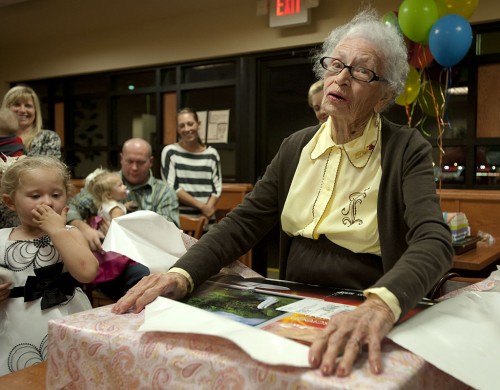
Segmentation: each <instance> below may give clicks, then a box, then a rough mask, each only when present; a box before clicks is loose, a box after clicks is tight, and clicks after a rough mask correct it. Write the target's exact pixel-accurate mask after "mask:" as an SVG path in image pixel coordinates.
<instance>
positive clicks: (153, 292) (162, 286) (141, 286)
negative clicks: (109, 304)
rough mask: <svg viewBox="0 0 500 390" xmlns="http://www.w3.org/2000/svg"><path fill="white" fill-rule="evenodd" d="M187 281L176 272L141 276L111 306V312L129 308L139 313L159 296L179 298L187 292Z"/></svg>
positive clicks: (121, 311) (124, 311)
mask: <svg viewBox="0 0 500 390" xmlns="http://www.w3.org/2000/svg"><path fill="white" fill-rule="evenodd" d="M188 289H189V281H188V280H187V278H186V277H185V276H183V275H181V274H179V273H176V272H166V273H155V274H151V275H149V276H145V277H144V278H142V279H141V280H140V281H139V283H137V284H136V285H135V286H134V287H132V288H131V289H130V290H128V291H127V293H126V294H125V295H124V296H123V297H122V298H120V300H119V301H118V302H116V303H115V305H114V306H113V309H112V312H113V313H116V314H123V313H126V312H127V311H129V310H131V311H132V312H134V313H139V312H140V311H141V310H142V309H144V307H145V306H146V305H147V304H148V303H151V302H153V301H154V300H155V299H156V298H158V297H159V296H164V297H167V298H170V299H181V298H183V297H184V296H186V294H187V293H188Z"/></svg>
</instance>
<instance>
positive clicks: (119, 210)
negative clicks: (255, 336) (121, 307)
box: [85, 168, 135, 299]
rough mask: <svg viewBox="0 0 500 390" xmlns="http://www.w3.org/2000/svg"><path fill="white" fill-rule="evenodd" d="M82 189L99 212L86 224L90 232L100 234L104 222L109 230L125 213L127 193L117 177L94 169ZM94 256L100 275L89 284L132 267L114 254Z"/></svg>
mask: <svg viewBox="0 0 500 390" xmlns="http://www.w3.org/2000/svg"><path fill="white" fill-rule="evenodd" d="M85 189H86V190H87V191H88V192H89V193H90V194H91V195H92V199H93V201H94V203H95V205H96V207H97V209H98V212H97V217H92V218H90V220H89V221H88V222H89V225H90V226H91V227H92V228H93V229H96V230H99V228H100V227H101V225H102V224H103V223H104V222H106V224H107V226H109V223H110V222H111V220H112V219H114V218H116V217H120V216H122V215H125V214H126V213H127V207H126V205H125V204H124V203H123V200H125V199H126V198H127V194H128V191H127V187H126V186H125V185H124V184H123V180H122V178H121V176H120V175H119V174H118V173H116V172H110V171H108V170H106V169H102V168H97V169H96V170H95V171H94V172H92V173H91V174H90V175H88V176H87V177H86V178H85ZM130 203H132V202H130ZM106 230H107V228H106ZM94 256H95V257H96V258H97V260H98V261H99V271H98V273H97V276H96V278H95V279H94V280H93V281H92V284H98V283H104V282H109V281H111V280H114V279H115V278H116V277H118V275H120V274H121V273H122V272H123V270H124V269H125V268H127V267H128V266H131V265H133V264H135V262H134V261H133V260H131V259H129V258H128V257H127V256H124V255H121V254H119V253H116V252H105V251H95V252H94ZM117 293H118V294H119V296H121V295H123V293H121V292H117ZM110 298H112V299H113V298H115V297H112V296H111V297H110ZM116 299H118V296H116Z"/></svg>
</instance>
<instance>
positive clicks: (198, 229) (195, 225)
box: [179, 215, 205, 240]
mask: <svg viewBox="0 0 500 390" xmlns="http://www.w3.org/2000/svg"><path fill="white" fill-rule="evenodd" d="M179 222H180V224H181V229H182V231H183V232H184V233H186V234H188V235H190V236H191V237H194V238H196V239H197V240H198V239H200V238H201V235H202V234H203V225H204V224H205V218H203V217H198V218H195V217H187V216H185V215H180V216H179Z"/></svg>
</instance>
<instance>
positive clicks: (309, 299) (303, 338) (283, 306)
mask: <svg viewBox="0 0 500 390" xmlns="http://www.w3.org/2000/svg"><path fill="white" fill-rule="evenodd" d="M364 299H365V298H364V296H363V292H362V291H360V290H352V289H341V288H333V287H320V286H314V285H307V284H302V283H295V282H289V281H284V280H276V279H266V278H263V277H256V278H243V277H241V276H239V275H232V274H218V275H216V276H214V277H213V278H211V279H209V280H208V281H206V282H205V283H204V284H203V285H202V286H200V287H199V288H198V289H196V290H195V291H194V292H193V294H191V295H190V296H188V297H186V298H185V299H184V300H183V301H182V302H184V303H186V304H188V305H191V306H195V307H197V308H200V309H204V310H207V311H211V312H213V313H217V314H219V315H222V316H225V317H229V318H232V319H234V320H236V321H238V322H241V323H244V324H247V325H250V326H255V327H259V328H261V329H263V330H266V331H269V332H272V333H274V334H276V335H279V336H283V337H286V338H289V339H293V340H295V341H298V342H301V343H303V344H306V345H309V344H310V343H311V342H312V340H314V338H315V337H316V336H317V335H318V333H319V332H321V330H322V329H323V328H325V327H326V325H327V324H328V321H329V319H330V318H331V317H332V316H333V315H335V314H338V313H340V312H343V311H346V310H353V309H354V308H355V307H356V306H358V305H360V304H361V303H362V302H363V301H364ZM433 304H434V302H433V301H430V300H423V301H422V302H421V303H420V304H419V305H418V306H417V307H416V308H415V309H413V310H412V311H410V313H408V314H407V315H406V316H405V318H403V319H401V320H400V322H403V321H405V320H406V319H408V318H410V317H411V316H413V315H414V314H416V313H418V312H419V311H421V310H423V309H425V308H427V307H429V306H431V305H433Z"/></svg>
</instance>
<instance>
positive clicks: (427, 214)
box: [113, 9, 453, 376]
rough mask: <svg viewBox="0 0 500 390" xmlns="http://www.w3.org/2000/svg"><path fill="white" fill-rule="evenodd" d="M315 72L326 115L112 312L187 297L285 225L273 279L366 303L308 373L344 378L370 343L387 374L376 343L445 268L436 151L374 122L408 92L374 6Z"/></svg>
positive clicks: (339, 323)
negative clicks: (349, 293) (354, 295)
mask: <svg viewBox="0 0 500 390" xmlns="http://www.w3.org/2000/svg"><path fill="white" fill-rule="evenodd" d="M315 72H316V74H317V76H318V77H319V78H320V79H323V81H324V97H323V102H322V106H323V108H324V110H325V111H326V112H327V113H328V115H329V118H328V120H327V121H326V122H325V123H323V124H321V125H317V126H314V127H310V128H306V129H303V130H301V131H298V132H295V133H293V134H292V135H291V136H289V137H288V138H287V139H285V140H284V141H283V143H282V145H281V147H280V149H279V151H278V153H277V155H276V156H275V158H274V159H273V161H272V162H271V164H270V165H269V167H268V168H267V170H266V173H265V175H264V176H263V178H262V180H260V181H259V182H258V183H257V184H256V185H255V188H254V190H253V191H252V192H251V193H250V194H249V195H248V196H247V197H246V198H245V200H244V201H243V203H242V204H241V205H239V206H238V207H237V208H236V209H235V210H234V211H233V212H231V213H229V214H228V215H227V217H226V218H224V219H223V220H222V221H221V222H220V223H218V224H217V225H215V226H214V227H213V229H212V230H210V231H209V232H208V233H207V234H205V235H204V236H203V237H202V239H201V240H200V241H199V242H198V243H197V244H196V245H194V246H193V247H191V248H190V250H188V252H187V253H186V254H185V255H184V256H182V257H181V258H180V259H179V260H178V261H177V262H176V264H175V265H174V267H173V268H172V269H170V271H169V272H168V273H166V274H153V275H150V276H148V277H146V278H144V279H143V280H142V281H141V282H139V283H138V284H137V285H136V286H135V287H133V288H132V289H131V290H130V291H129V292H128V294H127V295H126V296H125V297H123V298H122V299H121V300H120V301H119V302H117V304H116V305H115V306H114V308H113V310H114V312H115V313H123V312H125V311H127V310H128V309H130V308H131V307H134V310H135V311H136V312H138V311H140V310H142V309H143V308H144V306H145V305H146V304H147V303H149V302H151V301H153V300H154V299H155V298H156V297H157V296H159V295H163V296H168V297H171V298H181V297H183V296H185V295H186V294H187V293H188V292H190V291H192V289H194V288H196V287H198V286H199V285H200V284H201V283H203V281H204V280H206V279H207V278H209V277H210V276H212V275H214V274H215V273H217V272H218V271H219V270H220V269H221V268H222V267H224V266H225V265H227V264H229V263H230V262H231V261H233V260H234V259H236V258H238V257H239V256H241V255H242V254H243V253H245V252H246V251H248V250H249V249H250V248H252V246H253V245H255V244H256V243H257V242H258V241H259V240H260V239H261V238H262V237H263V236H264V235H265V234H266V233H267V232H268V231H269V230H270V229H271V228H272V227H273V226H274V225H275V224H276V223H280V228H281V234H280V243H279V246H280V254H279V256H280V258H279V261H280V278H282V279H286V280H291V281H296V282H302V283H310V284H315V285H322V286H333V287H341V288H351V289H360V290H363V292H364V295H365V296H366V300H365V301H364V302H363V303H362V304H361V305H360V306H358V307H356V308H355V309H354V310H351V311H347V312H343V313H340V314H337V315H334V316H332V318H331V319H330V321H329V324H328V326H327V328H326V329H325V331H324V332H323V333H322V335H321V336H320V337H318V338H317V340H315V341H314V342H313V344H312V346H311V348H310V353H309V360H310V364H311V366H312V367H318V368H320V370H321V372H322V373H323V374H324V375H330V374H335V375H338V376H347V375H349V373H350V372H351V370H352V367H353V364H354V362H355V361H356V360H357V359H359V358H360V356H361V354H360V352H361V351H362V348H363V347H365V346H366V347H367V348H368V360H369V363H370V367H371V370H372V372H373V373H374V374H378V373H380V372H381V371H382V362H381V348H382V346H381V344H382V340H383V339H384V337H385V336H386V335H387V333H388V332H389V331H390V330H391V329H392V327H393V326H394V324H395V323H396V322H397V321H398V320H399V319H400V318H402V317H403V316H404V315H405V314H406V313H408V312H409V311H410V310H411V309H412V308H414V307H415V306H416V305H417V303H418V302H419V300H420V299H421V298H422V297H424V296H425V295H426V293H428V292H429V291H430V290H431V288H432V287H433V285H434V284H435V283H436V282H437V281H438V280H439V278H440V277H441V276H442V275H443V274H444V273H445V272H446V271H447V270H448V269H449V268H450V267H451V264H452V257H453V248H452V245H451V235H450V231H449V229H448V227H447V225H446V223H445V222H444V220H443V217H442V211H441V208H440V204H439V199H438V196H437V195H436V188H435V183H434V175H433V164H432V156H431V150H432V148H431V145H430V144H429V142H428V141H427V140H425V139H424V138H423V137H422V135H421V134H420V132H419V131H418V130H416V129H412V128H408V127H403V126H399V125H396V124H394V123H391V122H389V121H388V120H387V119H385V118H384V117H383V116H382V115H381V113H382V112H383V111H384V110H385V109H386V108H387V107H388V106H389V105H390V104H391V103H392V102H393V101H394V99H395V97H396V96H398V95H399V93H400V92H401V91H402V90H403V88H404V83H405V79H406V75H407V72H408V64H407V53H406V47H405V44H404V41H403V38H402V37H401V36H400V35H399V34H398V32H397V31H396V30H395V29H393V28H392V27H388V26H386V25H385V24H384V23H382V22H381V21H379V19H378V17H377V15H376V13H375V12H374V11H373V10H371V9H369V10H365V11H362V12H360V13H359V14H358V15H357V16H355V17H354V19H353V20H351V21H350V22H349V23H347V24H345V25H343V26H340V27H338V28H336V29H335V30H334V31H332V33H331V34H330V36H329V37H328V38H327V40H326V41H325V43H324V44H323V50H322V52H321V53H319V54H318V55H317V58H316V65H315ZM257 261H258V259H257Z"/></svg>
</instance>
